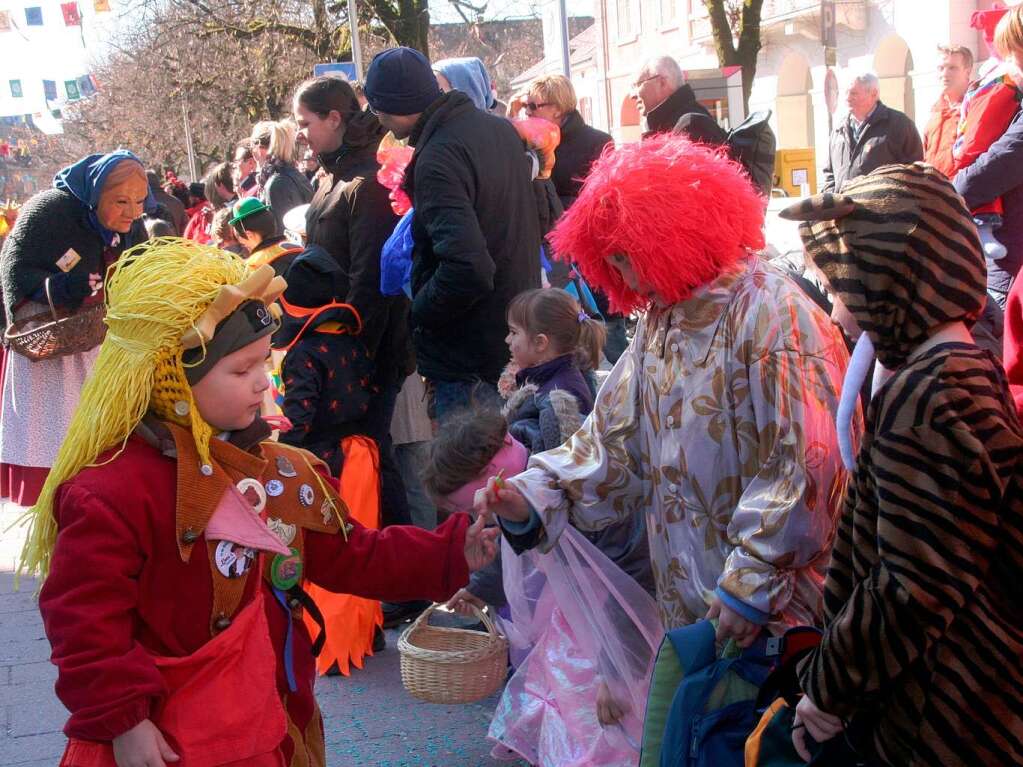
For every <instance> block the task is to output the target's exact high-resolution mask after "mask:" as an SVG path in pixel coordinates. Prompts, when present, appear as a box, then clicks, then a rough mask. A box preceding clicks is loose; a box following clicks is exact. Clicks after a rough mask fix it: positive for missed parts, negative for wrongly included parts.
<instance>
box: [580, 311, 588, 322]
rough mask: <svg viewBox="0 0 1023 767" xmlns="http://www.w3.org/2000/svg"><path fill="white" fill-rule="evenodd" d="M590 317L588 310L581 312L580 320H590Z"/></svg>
mask: <svg viewBox="0 0 1023 767" xmlns="http://www.w3.org/2000/svg"><path fill="white" fill-rule="evenodd" d="M589 318H590V315H588V314H587V313H586V312H579V322H581V323H582V322H586V320H588V319H589Z"/></svg>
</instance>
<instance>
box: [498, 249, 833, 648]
mask: <svg viewBox="0 0 1023 767" xmlns="http://www.w3.org/2000/svg"><path fill="white" fill-rule="evenodd" d="M847 361H848V355H847V352H846V348H845V344H844V343H843V340H842V337H841V334H840V333H839V331H838V330H837V328H835V327H834V326H833V325H832V324H831V322H830V320H829V319H828V317H827V316H826V315H825V314H824V313H823V312H822V311H821V310H820V309H819V308H818V307H817V306H816V305H815V304H814V303H813V302H812V301H811V300H810V299H809V298H807V297H806V296H805V295H804V294H803V293H802V292H801V290H800V289H799V287H798V286H797V285H796V284H795V283H794V282H792V281H791V280H790V279H789V278H788V277H786V276H784V274H783V273H782V272H780V271H778V270H777V269H775V268H774V267H772V266H770V265H769V264H767V263H765V262H763V261H761V260H760V259H759V258H758V257H752V258H751V259H750V260H749V261H747V262H746V263H744V264H743V265H742V266H741V267H739V268H738V269H737V270H736V271H732V272H730V273H727V274H725V275H723V276H722V277H720V278H718V279H717V280H716V281H715V282H713V283H711V284H710V285H708V286H706V287H705V288H702V289H701V290H699V291H698V292H697V293H696V294H694V295H693V296H692V297H691V298H689V299H688V300H686V301H683V302H681V303H678V304H676V305H674V306H671V307H669V308H666V309H651V310H650V311H649V312H648V314H647V316H646V317H645V318H644V319H643V321H642V322H641V323H640V326H639V328H638V330H637V333H636V338H635V339H634V340H633V342H632V344H631V345H630V347H629V349H628V350H627V351H626V352H625V354H624V355H623V356H622V357H621V359H619V360H618V363H617V364H616V365H615V368H614V370H613V371H612V372H611V374H610V376H609V378H608V379H607V381H606V382H605V383H604V385H603V387H602V388H601V390H600V393H599V394H598V396H597V401H596V404H595V405H594V409H593V413H592V414H591V415H590V416H589V417H588V418H587V420H586V421H585V423H584V424H583V426H582V428H581V429H580V430H579V431H578V432H577V433H576V434H575V435H574V436H572V437H571V438H570V439H569V440H568V441H567V442H566V443H565V444H564V445H562V446H561V447H559V448H556V449H554V450H550V451H548V452H545V453H540V454H538V455H534V456H533V457H532V458H531V459H530V462H529V465H528V467H527V469H526V471H525V472H524V473H522V474H520V475H519V476H518V477H515V478H513V479H511V480H510V482H511V483H512V484H514V486H515V487H516V488H518V489H519V490H520V492H522V493H523V494H524V495H525V497H526V499H527V500H528V501H529V502H530V503H531V504H532V506H533V508H534V509H535V510H536V512H537V513H538V515H539V517H540V521H541V522H542V524H543V530H542V531H541V535H540V539H541V542H540V543H539V546H540V548H541V550H548V549H549V548H550V547H551V546H552V545H553V542H554V541H555V540H556V539H557V538H558V536H559V535H560V534H561V531H562V530H563V529H564V528H565V526H566V525H567V524H568V523H569V518H571V521H572V524H574V525H575V526H576V527H577V528H579V529H581V530H599V529H601V528H603V527H606V526H607V525H609V524H611V523H612V522H614V521H616V520H620V519H622V518H624V517H626V516H628V515H630V514H646V515H647V516H646V521H647V529H648V534H649V536H650V555H651V559H652V564H653V570H654V576H655V579H656V585H657V598H658V603H659V605H660V610H661V617H662V619H663V620H664V622H665V626H666V627H668V628H671V627H677V626H682V625H686V624H689V623H693V622H695V621H697V620H699V619H700V618H702V617H703V616H704V615H705V613H706V612H707V607H708V603H709V601H710V599H711V597H712V596H713V593H714V592H715V590H717V591H718V593H719V594H721V595H722V598H723V599H724V600H725V601H726V603H728V604H730V605H732V606H738V607H739V608H740V612H742V613H743V614H745V615H747V617H750V615H751V614H752V615H756V616H757V617H758V618H760V620H759V622H762V623H768V624H769V628H770V629H771V630H772V631H779V630H783V629H784V628H785V627H786V626H788V625H794V624H814V623H818V622H819V619H820V615H821V610H822V600H821V588H822V582H823V577H824V571H825V568H826V566H827V564H828V558H829V552H830V549H831V543H832V539H833V537H834V531H835V525H836V521H837V517H838V514H839V511H840V504H841V500H842V497H843V494H844V491H845V484H846V480H847V474H846V472H845V470H844V469H843V468H842V465H841V459H840V458H839V453H838V447H837V437H836V431H835V422H834V415H835V411H836V409H837V407H838V397H839V393H840V392H841V388H842V377H843V376H844V373H845V367H846V364H847ZM736 603H739V604H738V605H737V604H736ZM744 608H749V609H744Z"/></svg>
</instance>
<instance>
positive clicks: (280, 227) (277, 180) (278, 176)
mask: <svg viewBox="0 0 1023 767" xmlns="http://www.w3.org/2000/svg"><path fill="white" fill-rule="evenodd" d="M312 197H313V185H312V184H310V183H309V179H307V178H306V177H305V176H304V175H302V172H301V171H300V170H299V169H298V168H296V167H295V166H294V165H290V164H288V163H279V164H277V165H275V166H274V170H273V172H272V173H271V174H270V176H269V178H267V180H266V182H265V183H264V184H263V192H262V194H261V195H260V199H261V200H262V201H263V202H264V203H266V204H267V205H268V206H270V212H271V213H273V214H274V218H275V219H277V233H278V234H284V214H285V213H287V212H288V211H289V210H291V209H292V208H297V207H298V206H299V205H305V204H306V203H307V202H309V201H310V200H311V199H312Z"/></svg>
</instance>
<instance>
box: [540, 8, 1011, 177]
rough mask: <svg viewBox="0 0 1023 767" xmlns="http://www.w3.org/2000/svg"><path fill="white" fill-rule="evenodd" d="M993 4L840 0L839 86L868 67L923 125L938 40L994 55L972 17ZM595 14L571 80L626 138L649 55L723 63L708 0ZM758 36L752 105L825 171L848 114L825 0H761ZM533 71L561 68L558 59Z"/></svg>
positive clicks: (598, 115) (935, 91)
mask: <svg viewBox="0 0 1023 767" xmlns="http://www.w3.org/2000/svg"><path fill="white" fill-rule="evenodd" d="M1007 4H1009V5H1012V4H1014V3H1013V2H1012V0H1010V1H1009V2H1008V3H1007ZM991 5H992V2H991V0H835V11H836V21H837V25H836V26H837V50H836V53H837V56H836V61H835V66H834V67H833V69H834V70H835V74H836V75H837V78H838V81H839V83H840V84H841V86H840V87H844V82H845V80H846V79H847V77H848V75H850V74H851V73H859V72H862V71H865V70H871V71H873V72H875V73H876V74H877V75H878V77H879V78H880V79H881V98H882V100H883V101H884V102H885V103H886V104H887V105H888V106H891V107H894V108H896V109H900V110H902V111H904V112H906V113H907V114H908V115H909V116H910V117H911V118H913V119H915V120H916V121H917V124H918V125H920V126H921V127H922V126H923V125H924V124H925V123H926V120H927V117H928V114H929V112H930V108H931V105H932V104H933V103H934V102H935V101H936V100H937V98H938V95H939V91H940V89H939V85H938V80H937V73H936V65H937V53H936V47H937V46H938V45H939V44H958V45H966V46H967V47H969V48H970V49H971V50H972V51H973V52H974V54H975V56H976V58H977V59H978V60H983V59H985V58H987V56H988V52H987V50H986V48H985V45H984V42H983V38H982V37H981V35H980V33H979V32H978V31H977V30H974V29H971V28H970V15H971V14H972V13H973V12H974V11H976V10H983V9H986V8H988V7H990V6H991ZM594 16H595V18H596V24H595V27H596V28H595V30H594V34H593V36H592V41H593V52H592V55H586V54H583V55H579V56H576V55H573V62H572V81H573V83H574V84H575V86H576V90H577V92H578V95H579V97H580V99H581V100H583V99H585V100H586V102H585V103H586V104H587V107H588V110H589V111H590V115H591V119H592V122H593V124H594V125H596V126H597V127H601V128H604V129H605V130H608V131H609V132H610V133H611V134H612V135H613V136H614V137H615V138H616V139H617V140H619V141H630V140H635V139H636V138H638V136H639V132H640V128H639V114H638V112H637V111H636V108H635V104H634V102H633V100H632V99H631V97H630V96H629V89H630V86H631V84H632V82H633V81H634V80H635V76H636V73H637V70H638V69H639V67H640V66H641V65H642V63H643V61H644V60H645V59H647V58H649V57H651V56H657V55H671V56H674V57H675V58H676V59H677V60H678V62H679V63H680V64H681V65H682V68H683V69H689V70H694V69H707V68H713V67H717V66H718V62H717V56H716V54H715V51H714V42H713V39H712V37H711V32H710V24H709V21H708V19H707V12H706V10H705V8H704V5H703V2H702V0H595V8H594ZM580 37H581V36H580ZM761 41H762V48H761V50H760V54H759V57H758V60H757V72H756V78H755V81H754V86H753V90H752V93H751V95H750V103H749V108H750V111H754V110H760V109H770V110H772V112H773V117H772V124H773V128H774V130H775V134H776V135H777V137H778V146H779V148H782V149H785V148H803V147H815V148H816V150H817V158H816V159H817V166H818V168H820V167H822V166H823V165H824V164H825V162H826V149H827V146H828V135H829V126H830V125H831V124H835V123H837V121H838V120H841V119H843V118H844V116H845V111H846V110H845V106H844V102H843V100H842V99H841V98H839V103H838V109H837V110H836V113H835V114H834V115H833V116H832V115H830V114H829V112H828V108H827V106H826V101H825V94H824V82H825V77H826V73H827V70H828V67H827V66H826V65H825V51H824V47H823V44H822V42H821V2H820V0H764V4H763V14H762V29H761ZM574 53H575V52H574ZM579 53H582V51H580V52H579ZM587 53H588V52H587ZM536 69H540V70H543V69H547V70H553V71H557V63H556V62H545V63H544V65H538V67H535V68H534V70H536ZM829 118H830V120H829Z"/></svg>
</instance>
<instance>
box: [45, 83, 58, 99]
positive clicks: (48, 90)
mask: <svg viewBox="0 0 1023 767" xmlns="http://www.w3.org/2000/svg"><path fill="white" fill-rule="evenodd" d="M43 95H44V96H46V100H47V101H56V100H57V82H56V80H43Z"/></svg>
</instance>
